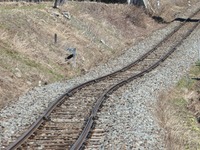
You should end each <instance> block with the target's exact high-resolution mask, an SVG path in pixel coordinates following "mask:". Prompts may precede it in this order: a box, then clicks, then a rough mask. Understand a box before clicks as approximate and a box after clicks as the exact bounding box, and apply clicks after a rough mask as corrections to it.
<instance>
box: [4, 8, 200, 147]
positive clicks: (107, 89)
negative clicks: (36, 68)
mask: <svg viewBox="0 0 200 150" xmlns="http://www.w3.org/2000/svg"><path fill="white" fill-rule="evenodd" d="M195 15H197V16H199V10H198V11H197V12H196V13H195V14H193V16H195ZM191 17H192V16H191ZM197 26H198V23H186V21H185V22H183V23H182V24H181V25H180V26H178V27H177V28H176V29H175V30H174V31H173V32H172V33H170V34H169V35H168V36H167V37H166V38H165V39H163V40H162V41H161V42H160V43H159V44H158V45H156V46H155V47H154V48H153V49H152V50H150V51H149V52H147V53H146V54H144V55H143V56H141V57H140V58H139V59H138V60H136V61H135V62H133V63H131V64H130V65H128V66H126V67H124V68H123V69H121V70H118V71H116V72H114V73H112V74H109V75H106V76H103V77H100V78H98V79H94V80H91V81H88V82H85V83H83V84H81V85H78V86H76V87H74V88H73V89H71V90H69V91H68V92H67V93H65V94H63V95H62V96H61V97H60V98H59V99H58V100H57V101H55V102H54V103H52V104H51V105H50V106H49V108H48V109H47V110H46V111H45V112H44V113H43V115H42V116H41V117H40V118H38V120H37V121H36V122H35V123H34V124H33V125H32V126H31V127H30V128H29V130H28V131H27V132H25V133H24V134H23V135H22V136H21V137H20V138H19V139H18V140H17V141H16V142H14V143H13V144H11V145H10V146H9V147H8V148H7V149H16V148H18V147H20V148H21V149H27V148H28V149H33V148H34V149H41V148H42V149H66V148H70V147H71V148H70V149H80V148H81V147H82V145H83V143H84V142H85V141H86V139H87V135H88V133H89V132H90V129H91V127H92V125H93V123H94V120H93V119H94V117H95V116H96V114H97V111H98V109H99V107H100V106H101V105H102V103H103V101H104V100H105V99H106V97H107V96H108V95H109V94H111V93H112V92H113V91H114V90H116V89H118V88H119V87H121V86H123V85H124V84H126V83H128V82H130V81H132V80H134V79H137V78H139V77H142V76H143V75H144V74H146V73H148V72H150V71H151V70H153V69H154V68H156V67H157V66H159V64H160V63H162V62H163V61H164V60H166V59H167V58H168V57H169V56H170V55H171V54H172V53H173V52H174V51H175V50H176V47H177V46H179V45H180V44H181V43H182V41H183V40H184V39H185V38H187V36H189V35H190V34H191V33H192V31H193V30H194V29H195V28H196V27H197ZM169 43H173V44H171V45H169ZM165 47H169V49H168V50H166V49H165ZM91 108H93V109H92V111H91ZM66 110H67V111H66ZM85 118H87V121H86V122H85V120H84V119H85ZM84 122H85V125H83V124H84ZM82 128H84V129H83V130H82ZM52 130H54V131H52ZM81 131H82V132H81ZM80 132H81V134H80ZM79 134H80V135H79ZM75 141H76V142H75ZM74 142H75V143H74ZM73 143H74V144H73ZM72 144H73V145H72ZM71 145H72V146H71Z"/></svg>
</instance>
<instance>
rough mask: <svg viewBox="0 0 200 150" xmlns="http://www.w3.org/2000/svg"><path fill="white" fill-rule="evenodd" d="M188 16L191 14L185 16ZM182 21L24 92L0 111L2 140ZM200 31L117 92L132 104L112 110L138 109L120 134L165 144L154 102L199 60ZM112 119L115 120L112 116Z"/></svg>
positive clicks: (147, 47) (120, 128)
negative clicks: (75, 73)
mask: <svg viewBox="0 0 200 150" xmlns="http://www.w3.org/2000/svg"><path fill="white" fill-rule="evenodd" d="M199 7H200V3H198V4H197V5H196V6H194V7H193V8H191V9H188V12H185V13H191V12H193V11H194V10H195V9H197V8H199ZM187 16H188V15H186V16H183V17H187ZM178 24H179V22H173V23H171V24H170V25H169V26H167V27H166V28H164V29H161V30H159V31H156V32H154V33H153V34H152V35H151V36H149V37H148V38H147V39H145V40H143V41H141V42H140V43H138V44H137V45H135V46H134V47H133V48H130V49H127V50H126V52H125V53H124V54H123V55H121V56H120V57H119V58H117V59H115V60H111V61H110V62H108V63H107V64H99V67H97V68H94V69H92V70H91V71H90V72H88V73H87V74H86V75H84V76H81V77H77V78H74V79H71V80H68V81H66V82H62V83H60V82H57V83H53V84H50V85H47V86H44V87H36V88H34V89H33V90H32V91H29V92H28V93H26V94H25V95H22V96H21V97H20V98H19V100H18V101H17V102H16V103H15V104H11V105H10V106H8V107H6V108H4V109H2V110H1V111H0V129H1V130H0V132H1V133H0V141H1V142H5V141H7V142H9V141H10V140H11V136H13V135H14V134H16V133H18V134H20V132H19V131H23V130H24V129H27V128H28V127H29V126H30V124H31V123H33V122H34V121H35V120H36V119H37V118H38V117H39V115H40V114H41V113H42V112H43V111H44V110H45V109H46V108H47V107H48V105H49V104H50V103H51V102H53V101H54V100H55V99H56V98H58V97H59V96H60V95H61V94H63V93H64V92H66V91H67V90H68V89H70V88H72V87H73V86H75V85H77V84H80V83H83V82H85V81H88V80H90V79H93V78H96V77H99V76H102V75H105V74H108V73H110V72H113V71H115V70H117V69H119V68H121V67H123V66H125V65H127V64H129V63H130V62H132V61H134V60H136V59H137V58H138V57H139V56H140V55H142V54H143V53H145V52H146V51H148V50H150V49H151V48H152V47H153V46H154V45H155V44H156V43H158V42H159V41H160V40H161V39H162V38H164V37H165V36H166V35H167V34H168V33H170V32H171V31H172V30H173V29H174V28H175V27H176V26H177V25H178ZM199 35H200V29H199V28H198V29H197V30H196V31H195V32H194V33H192V35H191V36H190V37H189V38H188V39H186V40H185V42H184V43H183V44H182V45H181V46H180V47H179V48H178V49H179V50H178V52H176V53H175V54H174V56H173V57H172V58H171V59H168V60H167V61H166V62H165V63H164V64H163V65H162V66H161V67H158V68H157V69H156V70H154V71H152V72H150V73H149V74H148V75H146V76H145V77H144V78H142V79H141V80H139V81H137V83H134V82H133V83H132V84H129V85H128V86H127V87H126V88H122V89H124V90H125V91H123V94H122V95H121V96H114V98H115V99H116V101H120V99H124V102H125V103H127V104H128V105H124V107H125V106H128V107H127V108H123V107H121V105H117V104H116V107H115V110H112V111H114V112H116V113H117V111H118V108H119V107H120V109H121V110H123V109H124V110H126V109H128V110H130V111H133V110H134V112H135V113H133V112H131V113H133V114H134V115H131V116H132V118H131V124H127V125H128V126H132V128H133V130H132V132H130V133H129V134H126V133H128V132H125V131H124V128H123V124H124V122H126V121H125V120H124V118H123V119H121V120H120V121H121V122H119V123H118V124H116V127H114V128H116V130H118V131H120V132H119V133H117V134H116V136H119V135H121V133H122V132H124V133H125V134H124V135H127V136H128V135H130V137H131V138H135V139H138V142H141V141H143V140H145V139H146V140H150V139H151V140H150V141H151V142H149V143H148V144H147V145H145V146H148V149H153V148H155V147H154V146H155V145H158V148H159V149H163V148H164V143H162V142H161V144H159V143H160V141H162V138H160V135H159V133H160V131H161V133H162V132H163V133H164V131H162V130H161V129H160V128H159V126H158V124H157V122H156V120H155V117H154V116H153V115H152V113H151V107H150V106H152V105H153V104H154V103H155V101H156V98H157V97H156V96H157V95H156V93H158V92H160V91H161V90H164V89H167V88H169V87H171V86H173V85H175V84H176V82H177V81H178V80H179V79H180V78H181V76H182V75H183V74H184V73H185V72H186V71H187V70H188V69H189V68H190V66H191V65H192V64H193V63H194V62H195V61H196V60H197V53H198V47H200V42H199V39H200V37H199ZM122 89H120V90H122ZM120 97H121V98H120ZM147 104H148V105H147ZM129 106H130V107H129ZM124 112H125V111H120V114H119V117H120V116H121V117H123V113H124ZM116 113H112V115H115V114H116ZM135 114H136V115H135ZM102 117H103V116H102ZM110 117H111V118H114V117H117V116H111V115H110ZM133 120H135V121H137V123H136V124H134V123H135V121H133ZM110 121H111V122H112V119H111V120H110ZM144 135H145V136H144ZM111 137H112V132H109V134H108V135H107V136H106V138H107V139H105V141H108V139H109V138H111ZM122 139H123V140H118V141H115V142H117V143H118V144H120V143H121V142H124V139H126V138H122ZM129 139H130V138H127V140H128V141H129ZM115 142H114V143H113V142H112V144H116V143H115ZM130 142H131V141H130ZM132 142H133V143H134V141H132ZM107 143H108V142H107ZM138 146H140V147H141V148H144V149H145V147H144V146H141V145H140V144H139V145H138ZM0 147H1V145H0Z"/></svg>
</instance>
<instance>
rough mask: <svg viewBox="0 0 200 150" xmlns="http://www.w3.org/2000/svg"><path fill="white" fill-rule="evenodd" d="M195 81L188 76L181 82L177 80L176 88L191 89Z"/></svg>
mask: <svg viewBox="0 0 200 150" xmlns="http://www.w3.org/2000/svg"><path fill="white" fill-rule="evenodd" d="M194 83H195V81H194V80H192V79H191V78H190V77H189V76H188V77H184V78H182V79H181V80H179V82H178V84H177V87H178V88H187V89H191V88H192V87H193V85H194Z"/></svg>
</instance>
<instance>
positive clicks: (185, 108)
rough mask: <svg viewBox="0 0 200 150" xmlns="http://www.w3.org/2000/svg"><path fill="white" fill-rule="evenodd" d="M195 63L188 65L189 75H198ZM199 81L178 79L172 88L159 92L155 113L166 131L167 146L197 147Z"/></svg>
mask: <svg viewBox="0 0 200 150" xmlns="http://www.w3.org/2000/svg"><path fill="white" fill-rule="evenodd" d="M199 75H200V72H199V67H197V66H195V67H194V68H192V71H191V74H190V76H199ZM199 87H200V82H199V81H194V80H192V79H191V78H188V77H184V78H183V79H181V80H180V81H179V83H178V85H177V87H176V88H174V89H171V90H169V91H167V92H165V93H163V94H161V95H160V97H159V100H158V102H157V105H156V116H157V117H158V120H159V122H160V125H161V127H163V128H164V129H165V131H166V137H165V141H166V147H167V148H168V149H169V150H176V149H177V150H180V149H185V150H187V149H188V150H197V149H200V140H199V139H200V124H199V117H200V101H199V99H200V92H199Z"/></svg>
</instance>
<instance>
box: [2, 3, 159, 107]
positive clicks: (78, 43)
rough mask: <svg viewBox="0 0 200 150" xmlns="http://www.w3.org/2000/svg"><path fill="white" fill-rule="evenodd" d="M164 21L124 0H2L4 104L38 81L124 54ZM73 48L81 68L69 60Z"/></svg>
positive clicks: (76, 72) (70, 73)
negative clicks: (57, 2) (105, 0)
mask: <svg viewBox="0 0 200 150" xmlns="http://www.w3.org/2000/svg"><path fill="white" fill-rule="evenodd" d="M63 13H65V14H66V13H67V14H69V15H70V18H67V17H65V16H64V15H63ZM162 26H163V25H159V24H157V23H155V22H154V21H153V20H152V19H151V18H149V17H148V16H147V15H145V13H144V12H143V10H142V9H140V8H136V7H134V6H128V5H122V4H109V5H108V4H101V3H91V2H68V3H67V4H66V5H65V6H64V7H62V8H60V9H53V8H52V3H41V4H34V3H26V2H19V3H11V2H10V3H0V53H1V55H0V85H1V86H0V97H1V98H0V108H2V107H3V106H5V105H8V103H9V102H10V101H12V100H14V99H15V100H17V97H18V96H19V95H20V94H22V93H24V92H26V91H27V90H29V89H31V88H33V87H35V86H38V85H40V84H45V83H52V82H55V81H60V80H65V79H69V78H72V77H74V76H78V75H80V74H82V73H85V72H87V70H89V69H90V68H92V67H95V66H98V65H99V63H104V62H106V61H108V60H109V59H113V58H114V57H117V56H119V55H121V54H122V53H123V52H124V50H125V49H126V48H128V47H131V46H132V45H133V44H135V43H136V42H138V41H139V40H141V39H143V38H144V37H145V36H147V35H149V34H150V33H151V32H153V31H154V30H156V29H158V28H160V27H162ZM55 34H57V36H58V42H57V43H56V44H55V43H54V35H55ZM67 48H76V49H77V57H76V68H73V67H72V64H71V63H70V62H66V61H65V57H67V56H68V55H69V53H68V52H67V51H66V49H67Z"/></svg>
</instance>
